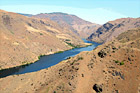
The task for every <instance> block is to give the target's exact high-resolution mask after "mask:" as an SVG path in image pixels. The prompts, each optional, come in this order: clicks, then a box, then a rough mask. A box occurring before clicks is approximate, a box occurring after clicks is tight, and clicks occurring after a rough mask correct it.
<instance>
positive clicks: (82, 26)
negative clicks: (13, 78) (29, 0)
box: [32, 12, 100, 38]
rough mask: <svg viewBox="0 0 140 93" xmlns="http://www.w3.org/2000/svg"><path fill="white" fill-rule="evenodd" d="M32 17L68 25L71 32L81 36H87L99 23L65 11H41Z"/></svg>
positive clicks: (63, 25)
mask: <svg viewBox="0 0 140 93" xmlns="http://www.w3.org/2000/svg"><path fill="white" fill-rule="evenodd" d="M32 17H36V18H42V19H44V18H49V19H51V20H53V21H55V22H57V23H58V24H60V25H61V26H62V27H65V26H66V27H68V28H70V29H71V30H72V31H73V32H75V33H76V34H78V35H79V36H80V37H81V38H87V37H88V36H89V35H90V34H91V33H93V32H94V31H96V30H97V28H98V27H100V25H99V24H95V23H91V22H88V21H85V20H83V19H81V18H79V17H77V16H75V15H70V14H67V13H61V12H54V13H45V14H43V13H41V14H37V15H34V16H32Z"/></svg>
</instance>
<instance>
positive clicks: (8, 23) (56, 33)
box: [0, 10, 84, 69]
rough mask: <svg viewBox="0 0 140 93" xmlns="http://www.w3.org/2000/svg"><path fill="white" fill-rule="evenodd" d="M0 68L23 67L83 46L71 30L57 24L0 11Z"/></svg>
mask: <svg viewBox="0 0 140 93" xmlns="http://www.w3.org/2000/svg"><path fill="white" fill-rule="evenodd" d="M0 40H1V41H0V52H1V53H0V59H1V60H0V68H1V69H2V68H3V69H4V68H8V67H13V66H18V65H22V64H27V63H30V62H34V61H36V60H38V56H40V55H47V54H51V53H54V52H57V51H63V50H67V49H71V48H73V47H72V46H70V45H68V43H71V45H73V46H83V45H84V43H83V41H82V40H81V39H80V38H79V37H77V36H76V35H75V34H74V33H73V32H72V31H71V30H69V29H67V28H62V27H60V26H59V25H58V24H57V23H55V22H53V21H51V20H47V19H44V20H43V19H42V20H40V19H38V18H29V17H26V16H23V15H20V14H16V13H11V12H6V11H3V10H0Z"/></svg>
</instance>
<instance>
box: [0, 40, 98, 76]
mask: <svg viewBox="0 0 140 93" xmlns="http://www.w3.org/2000/svg"><path fill="white" fill-rule="evenodd" d="M83 41H84V42H85V43H92V44H93V45H91V46H87V47H82V48H75V49H72V50H68V51H64V52H63V53H56V54H51V55H47V56H43V57H41V58H40V60H38V61H37V62H35V63H33V64H30V65H27V66H19V67H15V68H10V69H6V70H1V71H0V78H2V77H6V76H9V75H17V74H24V73H29V72H35V71H39V70H41V69H45V68H48V67H51V66H53V65H56V64H58V63H59V62H61V61H63V60H65V59H67V58H68V57H72V56H75V55H77V54H79V53H80V52H82V51H91V50H93V49H94V48H96V47H97V46H98V45H100V44H99V43H96V42H91V41H87V40H85V39H83Z"/></svg>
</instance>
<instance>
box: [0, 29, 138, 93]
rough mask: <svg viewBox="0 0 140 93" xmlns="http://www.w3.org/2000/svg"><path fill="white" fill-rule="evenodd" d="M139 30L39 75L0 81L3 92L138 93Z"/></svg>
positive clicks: (12, 77)
mask: <svg viewBox="0 0 140 93" xmlns="http://www.w3.org/2000/svg"><path fill="white" fill-rule="evenodd" d="M139 45H140V28H137V29H132V30H128V31H127V32H124V33H122V34H120V35H119V36H118V37H117V38H115V39H113V40H112V41H110V42H107V43H105V44H103V45H100V46H98V47H97V48H96V49H94V50H93V51H90V52H82V53H80V54H78V55H77V56H75V57H72V58H70V59H67V60H64V61H63V62H60V63H59V64H57V65H55V66H53V67H50V68H48V69H44V70H41V71H37V72H32V73H26V74H22V75H14V76H8V77H6V78H1V79H0V93H9V92H11V93H100V92H103V93H139V92H140V63H139V62H140V46H139Z"/></svg>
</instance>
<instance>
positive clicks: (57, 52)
mask: <svg viewBox="0 0 140 93" xmlns="http://www.w3.org/2000/svg"><path fill="white" fill-rule="evenodd" d="M63 52H64V51H58V52H56V53H63Z"/></svg>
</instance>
